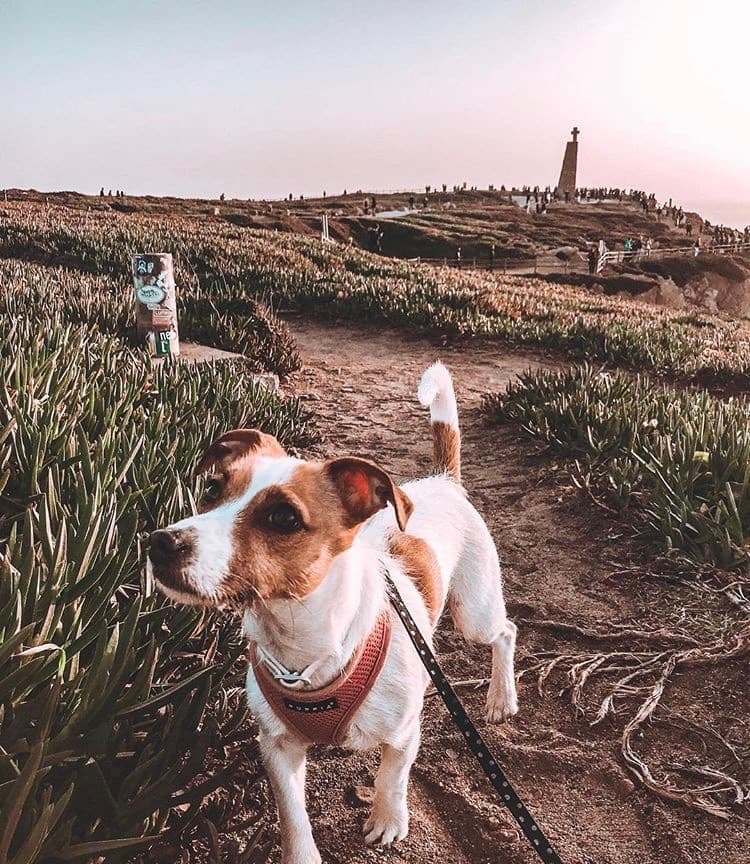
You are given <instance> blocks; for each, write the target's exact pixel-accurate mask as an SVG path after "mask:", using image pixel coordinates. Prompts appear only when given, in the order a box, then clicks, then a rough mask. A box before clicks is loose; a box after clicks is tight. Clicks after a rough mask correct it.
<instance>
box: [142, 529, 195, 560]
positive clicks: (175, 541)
mask: <svg viewBox="0 0 750 864" xmlns="http://www.w3.org/2000/svg"><path fill="white" fill-rule="evenodd" d="M150 542H151V546H150V549H149V552H148V557H149V558H150V559H151V562H152V563H153V564H167V563H168V562H169V561H172V560H173V559H174V558H175V557H176V556H177V555H179V554H180V552H183V551H184V550H185V549H186V548H187V542H186V541H185V537H184V535H183V534H182V532H181V531H169V530H168V529H165V528H162V529H160V530H159V531H154V533H153V534H152V535H151V537H150Z"/></svg>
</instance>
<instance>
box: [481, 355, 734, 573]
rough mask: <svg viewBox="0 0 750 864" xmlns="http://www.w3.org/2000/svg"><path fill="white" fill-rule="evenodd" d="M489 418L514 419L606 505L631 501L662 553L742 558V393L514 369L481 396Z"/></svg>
mask: <svg viewBox="0 0 750 864" xmlns="http://www.w3.org/2000/svg"><path fill="white" fill-rule="evenodd" d="M484 408H485V412H486V414H487V416H488V417H489V419H490V420H491V421H492V422H495V423H507V422H511V423H514V424H517V425H518V426H519V427H520V428H521V429H522V430H523V431H524V433H525V434H527V435H530V436H532V437H534V438H536V439H538V440H540V441H542V442H544V444H545V445H546V446H547V447H548V448H549V449H550V450H551V451H552V452H554V453H557V454H560V455H562V456H564V457H567V458H569V459H571V460H576V468H575V473H576V475H577V476H578V477H579V478H580V477H585V478H587V479H586V482H587V483H588V482H590V483H592V484H593V485H594V486H595V487H596V489H598V490H599V491H600V492H601V493H602V494H603V495H605V496H606V498H607V501H608V503H609V504H610V505H612V506H614V507H616V508H618V509H625V508H627V507H633V509H634V510H635V511H636V512H637V513H638V514H639V516H640V521H641V531H642V533H643V535H644V536H645V537H647V538H648V539H650V540H651V541H654V542H655V543H656V544H657V545H658V546H660V547H661V549H662V551H663V552H664V553H666V554H668V555H673V554H678V553H679V554H680V555H683V556H686V557H687V558H689V559H690V560H692V561H694V562H699V563H709V564H714V565H717V566H719V567H723V568H740V567H742V568H744V567H747V565H748V563H750V545H748V539H747V538H748V535H750V420H749V419H748V404H747V402H746V401H744V400H741V401H736V400H729V401H727V402H724V401H721V400H719V399H716V398H713V397H712V396H710V395H709V394H707V393H700V392H683V393H680V392H676V391H674V390H672V389H670V388H668V387H663V386H655V385H654V384H652V383H650V382H649V381H648V380H647V379H644V378H641V377H636V378H633V377H630V376H627V375H625V374H623V373H617V374H609V373H603V372H597V371H595V370H594V369H593V368H591V367H590V366H583V367H581V368H578V369H572V370H568V371H564V372H538V373H534V374H527V375H524V376H522V377H521V378H520V379H519V381H518V382H517V383H516V384H513V385H511V386H510V387H509V388H508V391H507V393H504V394H493V395H490V396H488V397H487V398H486V400H485V403H484Z"/></svg>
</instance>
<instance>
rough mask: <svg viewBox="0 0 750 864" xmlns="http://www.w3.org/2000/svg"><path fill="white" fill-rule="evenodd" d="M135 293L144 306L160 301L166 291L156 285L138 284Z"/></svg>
mask: <svg viewBox="0 0 750 864" xmlns="http://www.w3.org/2000/svg"><path fill="white" fill-rule="evenodd" d="M135 295H136V297H137V298H138V299H139V300H140V301H141V303H144V304H145V305H146V306H151V305H154V304H158V303H161V302H162V300H164V298H165V297H166V296H167V294H166V291H164V289H163V288H160V287H159V286H158V285H140V286H139V287H138V288H137V289H136V292H135Z"/></svg>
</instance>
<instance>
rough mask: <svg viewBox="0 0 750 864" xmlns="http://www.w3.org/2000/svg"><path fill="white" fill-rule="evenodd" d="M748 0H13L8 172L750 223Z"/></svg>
mask: <svg viewBox="0 0 750 864" xmlns="http://www.w3.org/2000/svg"><path fill="white" fill-rule="evenodd" d="M748 32H750V4H747V3H746V2H744V0H714V2H710V3H707V2H705V0H700V2H698V0H627V2H623V0H580V2H565V0H557V2H553V0H508V2H503V0H483V2H472V0H467V2H465V3H456V2H455V0H453V2H443V0H428V2H421V0H398V2H392V0H378V2H372V0H370V2H357V0H348V2H342V0H304V2H303V0H300V2H290V0H276V2H273V3H271V2H268V0H264V2H252V0H245V2H241V0H213V2H191V0H163V2H145V0H129V2H119V0H109V2H84V0H57V2H55V3H50V2H40V0H0V40H1V41H0V45H2V49H1V50H0V83H1V84H2V92H3V99H2V119H1V120H0V133H1V134H0V188H2V187H6V186H7V187H21V188H26V187H33V188H36V189H43V190H53V189H77V190H80V191H85V192H97V191H98V190H99V187H100V186H102V185H104V186H106V187H107V188H109V187H112V188H113V189H114V188H124V189H125V190H126V191H127V192H130V193H133V194H141V193H153V194H174V195H185V196H207V197H216V196H218V195H219V193H220V192H224V193H226V195H227V196H228V197H243V198H247V197H251V196H252V197H265V196H268V197H281V196H284V195H286V194H287V193H288V192H293V193H294V194H295V195H297V194H300V193H304V194H306V195H318V194H320V193H321V192H322V190H323V189H326V190H327V191H328V192H329V194H330V193H333V192H339V191H341V190H342V189H343V188H344V187H346V188H348V189H349V190H353V189H357V188H362V189H366V190H369V189H372V190H385V189H396V188H407V187H423V186H424V185H425V184H426V183H431V184H433V185H435V184H441V183H448V184H449V185H452V184H453V183H459V182H463V181H467V182H468V183H469V184H470V185H473V184H476V185H478V186H484V187H486V186H487V184H489V183H494V184H496V185H497V186H499V185H500V184H502V183H505V184H506V185H510V184H514V183H515V184H522V183H530V184H535V183H539V184H541V185H544V184H547V183H549V184H552V185H554V183H555V182H556V180H557V175H558V173H559V169H560V162H561V159H562V152H563V146H564V142H565V140H566V139H567V138H568V133H569V131H570V129H571V128H572V126H573V125H574V124H577V125H578V126H579V127H580V128H581V130H582V132H581V137H580V157H579V183H580V184H587V185H599V184H602V185H622V186H626V187H631V186H632V187H635V188H642V189H646V190H649V191H651V190H653V191H654V192H656V193H657V195H658V196H659V197H660V198H666V197H669V196H672V197H673V198H674V199H675V200H676V201H678V202H680V203H682V204H683V205H685V206H686V207H688V208H692V207H696V208H698V209H700V210H701V212H703V213H704V215H707V216H708V217H709V218H712V219H713V220H714V221H724V222H727V223H729V224H735V225H743V226H744V225H745V224H747V223H750V147H748V138H749V137H750V111H749V110H748V93H747V89H748V71H747V69H748V67H747V39H748V36H747V34H748Z"/></svg>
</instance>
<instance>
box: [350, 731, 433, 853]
mask: <svg viewBox="0 0 750 864" xmlns="http://www.w3.org/2000/svg"><path fill="white" fill-rule="evenodd" d="M417 750H419V720H417V721H416V722H415V723H414V726H413V728H412V730H411V732H410V735H409V738H408V740H407V741H406V743H405V744H404V746H403V747H392V746H391V745H390V744H383V746H382V748H381V756H380V768H379V769H378V773H377V776H376V777H375V800H374V801H373V804H372V811H371V813H370V816H369V818H368V820H367V821H366V822H365V827H364V833H365V843H377V844H379V845H380V846H390V845H391V843H394V842H396V841H398V840H403V839H404V837H406V835H407V834H408V833H409V807H408V804H407V801H406V788H407V786H408V783H409V772H410V771H411V766H412V765H413V764H414V760H415V759H416V758H417Z"/></svg>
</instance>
